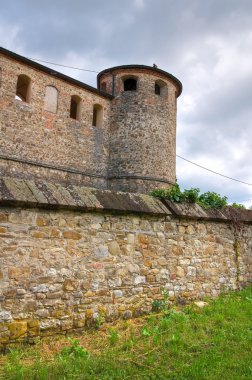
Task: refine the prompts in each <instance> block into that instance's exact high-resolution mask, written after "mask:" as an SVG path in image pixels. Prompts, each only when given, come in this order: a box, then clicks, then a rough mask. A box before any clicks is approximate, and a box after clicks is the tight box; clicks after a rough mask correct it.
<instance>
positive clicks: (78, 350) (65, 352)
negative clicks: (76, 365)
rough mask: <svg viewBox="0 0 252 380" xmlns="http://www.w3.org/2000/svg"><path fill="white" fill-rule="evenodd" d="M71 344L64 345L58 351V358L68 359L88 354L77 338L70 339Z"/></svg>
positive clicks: (85, 356) (83, 356) (84, 356)
mask: <svg viewBox="0 0 252 380" xmlns="http://www.w3.org/2000/svg"><path fill="white" fill-rule="evenodd" d="M69 342H71V346H69V347H64V348H63V349H62V350H61V352H60V358H61V359H62V358H63V359H68V358H73V359H75V358H87V357H88V356H89V353H88V351H87V350H86V349H85V348H84V347H82V346H80V342H79V341H78V340H77V339H70V338H69Z"/></svg>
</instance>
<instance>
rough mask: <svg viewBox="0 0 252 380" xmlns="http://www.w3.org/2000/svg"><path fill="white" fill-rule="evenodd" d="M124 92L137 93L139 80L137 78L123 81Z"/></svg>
mask: <svg viewBox="0 0 252 380" xmlns="http://www.w3.org/2000/svg"><path fill="white" fill-rule="evenodd" d="M123 87H124V91H136V89H137V80H136V79H135V78H127V79H125V80H124V81H123Z"/></svg>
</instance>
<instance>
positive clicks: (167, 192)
mask: <svg viewBox="0 0 252 380" xmlns="http://www.w3.org/2000/svg"><path fill="white" fill-rule="evenodd" d="M199 191H200V190H199V189H197V188H191V189H190V190H184V192H182V191H181V189H180V187H179V184H178V183H176V184H175V185H173V186H172V187H171V188H168V189H167V188H166V189H165V188H160V189H154V190H152V191H151V192H150V195H152V196H154V197H159V198H163V199H165V198H166V199H169V200H171V201H173V202H178V203H179V202H188V203H195V202H197V200H198V196H199Z"/></svg>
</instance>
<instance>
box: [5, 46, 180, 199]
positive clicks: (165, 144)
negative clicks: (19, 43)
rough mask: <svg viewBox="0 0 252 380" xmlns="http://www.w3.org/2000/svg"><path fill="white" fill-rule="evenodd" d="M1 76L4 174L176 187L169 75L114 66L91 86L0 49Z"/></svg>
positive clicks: (173, 85) (103, 185)
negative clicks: (95, 85)
mask: <svg viewBox="0 0 252 380" xmlns="http://www.w3.org/2000/svg"><path fill="white" fill-rule="evenodd" d="M0 78H1V81H0V95H1V96H0V107H1V143H0V173H1V174H2V175H8V176H14V177H19V178H26V179H28V178H38V179H47V180H52V181H53V182H60V183H75V184H81V185H83V186H91V187H95V188H100V189H112V190H122V191H130V192H140V193H144V192H148V191H149V190H150V189H152V188H155V187H160V186H169V185H171V184H174V183H175V180H176V166H175V165H176V102H177V97H178V96H179V95H180V94H181V91H182V85H181V83H180V81H179V80H178V79H176V78H175V77H174V76H172V75H171V74H169V73H167V72H165V71H163V70H160V69H158V68H157V67H149V66H143V65H125V66H117V67H113V68H110V69H106V70H103V71H101V72H100V73H99V74H98V77H97V88H98V89H96V88H93V87H91V86H88V85H86V84H84V83H81V82H79V81H77V80H74V79H72V78H70V77H68V76H66V75H63V74H61V73H59V72H56V71H54V70H52V69H50V68H47V67H45V66H42V65H40V64H38V63H35V62H33V61H31V60H29V59H27V58H24V57H22V56H20V55H17V54H15V53H13V52H10V51H8V50H6V49H3V48H1V49H0Z"/></svg>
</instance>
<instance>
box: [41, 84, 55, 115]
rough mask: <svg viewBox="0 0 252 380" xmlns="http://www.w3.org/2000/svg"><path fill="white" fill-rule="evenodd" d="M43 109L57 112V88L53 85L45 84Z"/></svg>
mask: <svg viewBox="0 0 252 380" xmlns="http://www.w3.org/2000/svg"><path fill="white" fill-rule="evenodd" d="M44 109H45V110H46V111H49V112H52V113H57V109H58V90H57V89H56V88H55V87H54V86H46V91H45V104H44Z"/></svg>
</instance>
